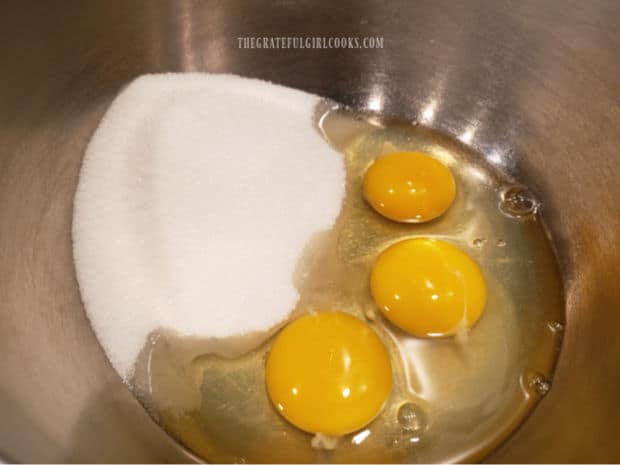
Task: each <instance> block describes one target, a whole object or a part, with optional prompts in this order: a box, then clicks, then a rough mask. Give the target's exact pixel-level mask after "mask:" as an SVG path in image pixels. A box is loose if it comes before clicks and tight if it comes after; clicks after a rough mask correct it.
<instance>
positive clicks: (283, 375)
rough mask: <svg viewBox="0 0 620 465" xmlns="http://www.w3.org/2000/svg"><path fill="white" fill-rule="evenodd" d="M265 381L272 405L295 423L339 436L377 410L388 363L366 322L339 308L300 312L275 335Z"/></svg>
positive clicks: (385, 390)
mask: <svg viewBox="0 0 620 465" xmlns="http://www.w3.org/2000/svg"><path fill="white" fill-rule="evenodd" d="M266 381H267V391H268V393H269V397H270V398H271V401H272V403H273V405H274V406H275V408H276V410H277V411H278V412H279V413H280V414H281V415H282V416H283V417H284V418H286V419H287V420H288V421H289V422H291V423H292V424H293V425H295V426H297V427H298V428H300V429H302V430H304V431H307V432H310V433H323V434H326V435H330V436H340V435H343V434H347V433H351V432H353V431H356V430H358V429H360V428H362V427H364V426H366V425H367V424H368V423H370V422H371V421H372V420H373V419H374V418H375V417H376V416H377V414H378V413H379V412H380V410H381V408H382V406H383V404H384V403H385V401H386V399H387V398H388V396H389V394H390V391H391V388H392V366H391V363H390V356H389V354H388V351H387V349H386V347H385V346H384V345H383V343H382V342H381V339H379V337H378V336H377V334H376V333H375V332H374V331H373V330H372V329H371V328H370V327H369V326H368V325H367V324H366V323H364V322H363V321H361V320H359V319H357V318H355V317H354V316H351V315H348V314H346V313H342V312H334V311H329V312H320V313H316V314H309V315H305V316H302V317H301V318H299V319H297V320H295V321H294V322H292V323H290V324H289V325H288V326H286V327H285V328H284V329H283V330H282V332H281V333H280V334H279V335H278V337H277V338H276V340H275V342H274V344H273V347H272V349H271V351H270V353H269V358H268V360H267V371H266Z"/></svg>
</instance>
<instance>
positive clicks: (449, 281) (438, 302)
mask: <svg viewBox="0 0 620 465" xmlns="http://www.w3.org/2000/svg"><path fill="white" fill-rule="evenodd" d="M370 287H371V292H372V295H373V298H374V300H375V302H376V304H377V306H378V307H379V308H380V309H381V311H382V312H383V314H384V315H385V316H386V317H387V318H388V319H389V320H390V321H391V322H392V323H394V324H395V325H396V326H398V327H399V328H401V329H403V330H405V331H407V332H408V333H411V334H413V335H415V336H444V335H450V334H454V333H456V332H457V331H458V330H459V329H461V328H467V327H471V326H473V325H474V324H475V323H476V322H477V321H478V319H479V318H480V316H481V314H482V311H483V309H484V305H485V302H486V284H485V281H484V277H483V275H482V272H481V271H480V268H478V265H477V264H476V263H475V262H474V261H473V260H472V259H471V258H469V256H467V254H465V253H464V252H463V251H461V250H460V249H459V248H457V247H455V246H453V245H451V244H448V243H447V242H443V241H440V240H435V239H429V238H418V239H407V240H404V241H401V242H397V243H396V244H394V245H392V246H390V247H388V248H387V249H386V250H384V251H383V252H382V253H381V255H380V256H379V257H378V258H377V260H376V262H375V264H374V267H373V269H372V272H371V278H370Z"/></svg>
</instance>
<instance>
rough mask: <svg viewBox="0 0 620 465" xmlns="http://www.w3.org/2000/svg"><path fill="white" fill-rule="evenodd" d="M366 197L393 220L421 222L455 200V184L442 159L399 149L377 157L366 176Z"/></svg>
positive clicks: (437, 214) (444, 209)
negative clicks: (399, 150)
mask: <svg viewBox="0 0 620 465" xmlns="http://www.w3.org/2000/svg"><path fill="white" fill-rule="evenodd" d="M363 189H364V197H365V198H366V200H367V201H368V203H369V204H370V205H371V206H372V208H374V209H375V210H376V211H377V212H379V213H380V214H382V215H383V216H385V217H386V218H389V219H391V220H394V221H399V222H407V223H422V222H424V221H429V220H432V219H433V218H437V217H438V216H440V215H441V214H442V213H444V212H445V211H446V210H447V209H448V207H449V206H450V205H451V204H452V202H453V201H454V197H455V195H456V184H455V182H454V177H453V176H452V173H451V172H450V170H449V169H448V168H447V167H446V166H445V165H444V164H443V163H442V162H440V161H439V160H437V159H435V158H433V157H431V156H429V155H425V154H423V153H418V152H397V153H392V154H390V155H385V156H383V157H381V158H378V159H377V160H375V161H374V163H373V164H372V165H370V167H369V168H368V170H367V171H366V175H365V177H364V186H363Z"/></svg>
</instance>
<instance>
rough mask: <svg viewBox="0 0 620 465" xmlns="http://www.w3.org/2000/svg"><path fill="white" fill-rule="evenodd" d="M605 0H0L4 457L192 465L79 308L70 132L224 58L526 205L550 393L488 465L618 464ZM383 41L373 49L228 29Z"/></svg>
mask: <svg viewBox="0 0 620 465" xmlns="http://www.w3.org/2000/svg"><path fill="white" fill-rule="evenodd" d="M619 22H620V3H618V2H616V1H614V0H593V1H589V2H579V1H575V0H568V1H566V0H548V1H546V2H540V1H536V0H526V1H522V2H518V3H517V2H509V1H507V0H506V1H495V0H472V1H449V0H442V1H430V0H419V1H415V2H413V1H411V2H404V1H403V2H397V1H394V2H382V1H378V0H376V1H366V2H354V1H352V0H347V1H341V2H338V3H337V4H336V3H334V4H328V3H322V4H317V3H316V2H310V1H285V0H282V1H276V2H272V3H270V4H268V5H266V4H262V3H261V4H258V3H250V2H242V1H230V2H225V1H209V0H207V1H195V2H191V1H187V0H181V1H178V2H174V1H172V0H171V1H163V0H156V1H146V0H142V1H135V2H121V1H117V0H112V1H91V2H78V1H67V2H62V3H58V2H36V1H21V2H17V1H12V0H10V1H8V2H4V4H3V12H2V15H0V63H1V67H0V69H2V78H1V80H2V86H0V353H1V354H2V356H1V357H0V411H1V412H2V416H1V417H0V455H3V456H5V457H6V458H8V459H10V460H16V461H87V462H88V461H99V462H101V461H107V462H119V461H120V462H144V461H158V462H162V461H164V462H165V461H186V460H191V459H192V457H191V456H190V455H189V454H187V453H186V452H184V451H183V450H182V449H180V448H179V447H178V445H177V444H176V443H175V442H174V441H172V440H171V439H169V438H168V437H167V436H166V435H165V434H164V433H163V432H162V431H161V430H160V429H159V428H158V427H157V425H156V424H155V423H153V422H152V420H150V418H149V417H148V415H147V414H146V413H145V412H144V411H143V410H142V408H141V407H140V405H139V404H138V402H137V401H136V400H135V399H134V398H133V397H132V396H131V394H130V393H129V391H128V390H127V389H126V388H125V387H124V386H123V385H122V384H121V382H120V380H119V378H118V377H117V375H116V374H115V372H114V371H113V369H112V368H111V366H110V365H109V363H108V362H107V360H106V359H105V357H104V355H103V352H102V351H101V349H100V348H99V346H98V345H97V342H96V339H95V337H94V334H93V333H92V331H91V330H90V328H89V326H88V323H87V321H86V318H85V316H84V314H83V311H82V308H81V303H80V299H79V293H78V290H77V287H76V282H75V278H74V272H73V266H72V260H71V248H70V245H71V244H70V236H69V230H70V229H69V227H70V221H71V201H72V197H73V193H74V190H75V183H76V179H77V173H78V170H79V164H80V159H81V156H82V153H83V149H84V146H85V144H86V142H87V141H88V139H89V137H90V135H91V133H92V131H93V129H94V128H95V127H96V125H97V122H98V120H99V118H100V117H101V115H102V114H103V112H104V111H105V109H106V106H107V105H108V104H109V102H110V101H111V99H112V98H113V97H114V95H115V94H116V92H117V91H118V90H119V88H121V87H122V86H123V85H124V84H126V83H127V82H128V81H129V80H131V79H132V78H133V77H135V76H137V75H139V74H142V73H145V72H161V71H196V70H208V71H216V72H233V73H238V74H242V75H245V76H252V77H259V78H263V79H269V80H272V81H275V82H278V83H282V84H285V85H288V86H292V87H297V88H301V89H306V90H309V91H312V92H315V93H317V94H320V95H324V96H326V97H330V98H333V99H335V100H337V101H341V102H343V103H346V104H350V105H353V106H356V107H360V108H372V109H374V110H380V111H382V112H384V113H386V114H388V115H393V116H398V117H402V118H407V119H420V118H421V117H423V116H424V115H423V113H424V110H425V109H426V108H428V107H429V105H431V106H433V107H434V110H433V112H432V113H433V115H432V118H430V121H427V124H429V125H430V126H432V127H434V128H436V129H439V130H441V131H444V132H446V133H448V134H451V135H454V136H457V137H458V136H461V138H462V139H466V140H467V142H468V143H469V144H470V145H471V146H472V147H474V148H475V149H477V150H479V151H480V152H482V153H483V154H484V155H485V156H486V157H487V159H488V160H489V161H490V162H492V163H494V164H496V165H497V166H498V167H499V168H500V169H502V170H504V171H506V172H508V173H510V174H512V175H514V176H515V177H516V178H517V179H519V180H521V181H523V182H524V183H525V184H527V185H528V186H530V187H531V188H532V190H533V191H534V192H535V194H536V195H537V197H539V198H540V199H542V201H543V203H544V205H545V210H544V215H545V219H546V221H547V224H548V225H549V227H550V229H551V231H552V233H553V236H554V238H555V239H556V246H557V253H558V258H559V261H560V264H561V267H562V271H563V275H564V279H565V287H566V295H567V328H566V334H565V340H564V348H563V352H562V356H561V358H560V361H559V365H558V368H557V372H556V376H555V382H554V387H553V389H552V390H551V392H550V393H549V395H548V396H547V397H546V398H545V399H544V400H543V401H542V402H541V403H540V405H539V407H538V408H537V409H536V410H535V411H534V413H533V414H532V415H531V417H530V418H529V419H528V420H527V422H526V423H525V424H524V425H523V427H522V428H521V429H520V430H519V431H518V432H517V433H516V434H515V435H513V437H512V438H511V439H510V440H508V441H507V442H506V443H505V444H504V445H503V446H502V447H500V448H499V449H498V450H497V451H496V452H495V453H494V454H493V455H491V456H490V457H489V459H488V460H489V461H494V462H513V461H515V462H523V461H525V462H541V461H542V462H544V461H553V462H580V461H586V462H609V461H619V460H620V441H617V439H616V436H617V431H618V429H620V403H619V402H618V393H619V392H620V364H619V363H618V354H620V338H618V337H617V330H618V328H620V295H619V293H618V291H617V288H616V282H615V281H616V279H615V273H614V272H615V270H617V269H618V266H619V265H620V246H619V245H618V241H617V236H618V231H620V208H618V205H617V202H618V201H617V199H618V198H620V183H618V182H617V178H618V174H619V172H620V155H619V154H618V150H619V149H618V147H620V132H619V131H618V127H619V126H620V79H619V78H618V76H620V59H619V58H620V56H619V55H620V53H619V50H620V28H618V24H619ZM250 35H274V36H282V35H284V36H289V35H338V36H343V35H344V36H355V35H360V36H361V35H382V36H384V37H385V48H384V49H383V50H380V51H378V50H353V51H343V50H240V49H238V45H237V44H238V42H237V39H236V38H237V37H238V36H250Z"/></svg>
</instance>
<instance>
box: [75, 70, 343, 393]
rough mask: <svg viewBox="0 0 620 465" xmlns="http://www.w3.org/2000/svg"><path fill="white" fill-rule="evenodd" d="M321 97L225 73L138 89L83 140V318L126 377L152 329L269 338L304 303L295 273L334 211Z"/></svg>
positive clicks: (339, 182) (334, 163)
mask: <svg viewBox="0 0 620 465" xmlns="http://www.w3.org/2000/svg"><path fill="white" fill-rule="evenodd" d="M318 101H319V97H317V96H314V95H310V94H307V93H304V92H301V91H298V90H294V89H289V88H285V87H282V86H278V85H274V84H270V83H267V82H263V81H258V80H254V79H246V78H241V77H238V76H232V75H212V74H161V75H147V76H142V77H140V78H138V79H136V80H135V81H133V82H132V83H131V84H130V85H129V86H128V87H127V88H126V89H125V90H124V91H123V92H122V93H121V94H120V95H119V96H118V97H117V98H116V100H115V101H114V102H113V104H112V105H111V107H110V108H109V110H108V111H107V113H106V115H105V116H104V118H103V120H102V121H101V123H100V125H99V127H98V128H97V130H96V132H95V134H94V135H93V137H92V140H91V141H90V143H89V145H88V148H87V150H86V154H85V157H84V162H83V166H82V169H81V173H80V180H79V185H78V190H77V193H76V196H75V208H74V217H73V242H74V259H75V266H76V271H77V278H78V282H79V286H80V291H81V294H82V299H83V302H84V305H85V308H86V312H87V315H88V318H89V319H90V322H91V325H92V327H93V329H94V331H95V333H96V334H97V337H98V339H99V341H100V343H101V345H102V346H103V348H104V350H105V351H106V353H107V355H108V357H109V359H110V361H111V362H112V364H113V365H114V367H115V368H116V370H117V371H118V372H119V374H120V375H121V377H122V378H123V379H124V380H126V381H127V380H128V379H129V378H130V377H131V375H132V373H133V368H134V363H135V361H136V358H137V356H138V355H139V352H140V350H141V349H142V347H143V346H144V345H145V343H146V341H147V337H148V334H149V333H150V332H151V331H154V330H157V329H160V328H166V329H170V330H173V331H177V332H178V333H181V334H184V335H188V336H204V337H216V338H226V337H229V336H233V335H240V334H244V333H248V332H252V331H265V330H268V329H270V328H272V327H273V326H274V325H276V324H278V323H280V322H282V321H283V320H285V319H286V317H287V316H288V314H289V313H290V311H291V310H292V309H293V307H294V306H295V303H296V301H297V299H298V294H297V291H296V289H295V287H294V285H293V273H294V269H295V266H296V262H297V260H298V258H299V257H300V255H301V253H302V250H303V248H304V246H305V245H306V243H307V241H308V240H309V239H310V237H311V236H312V235H313V234H314V233H315V232H318V231H321V230H325V229H329V228H331V227H332V225H333V223H334V222H335V219H336V217H337V216H338V213H339V211H340V205H341V202H342V198H343V196H344V183H345V172H344V164H343V160H342V157H341V155H340V154H338V153H336V152H335V151H333V150H332V149H331V148H330V147H329V146H328V145H327V144H326V143H325V142H324V141H323V139H322V138H321V137H320V136H319V134H318V133H317V132H316V131H315V129H314V127H313V124H312V114H313V110H314V107H315V105H316V104H317V103H318Z"/></svg>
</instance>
